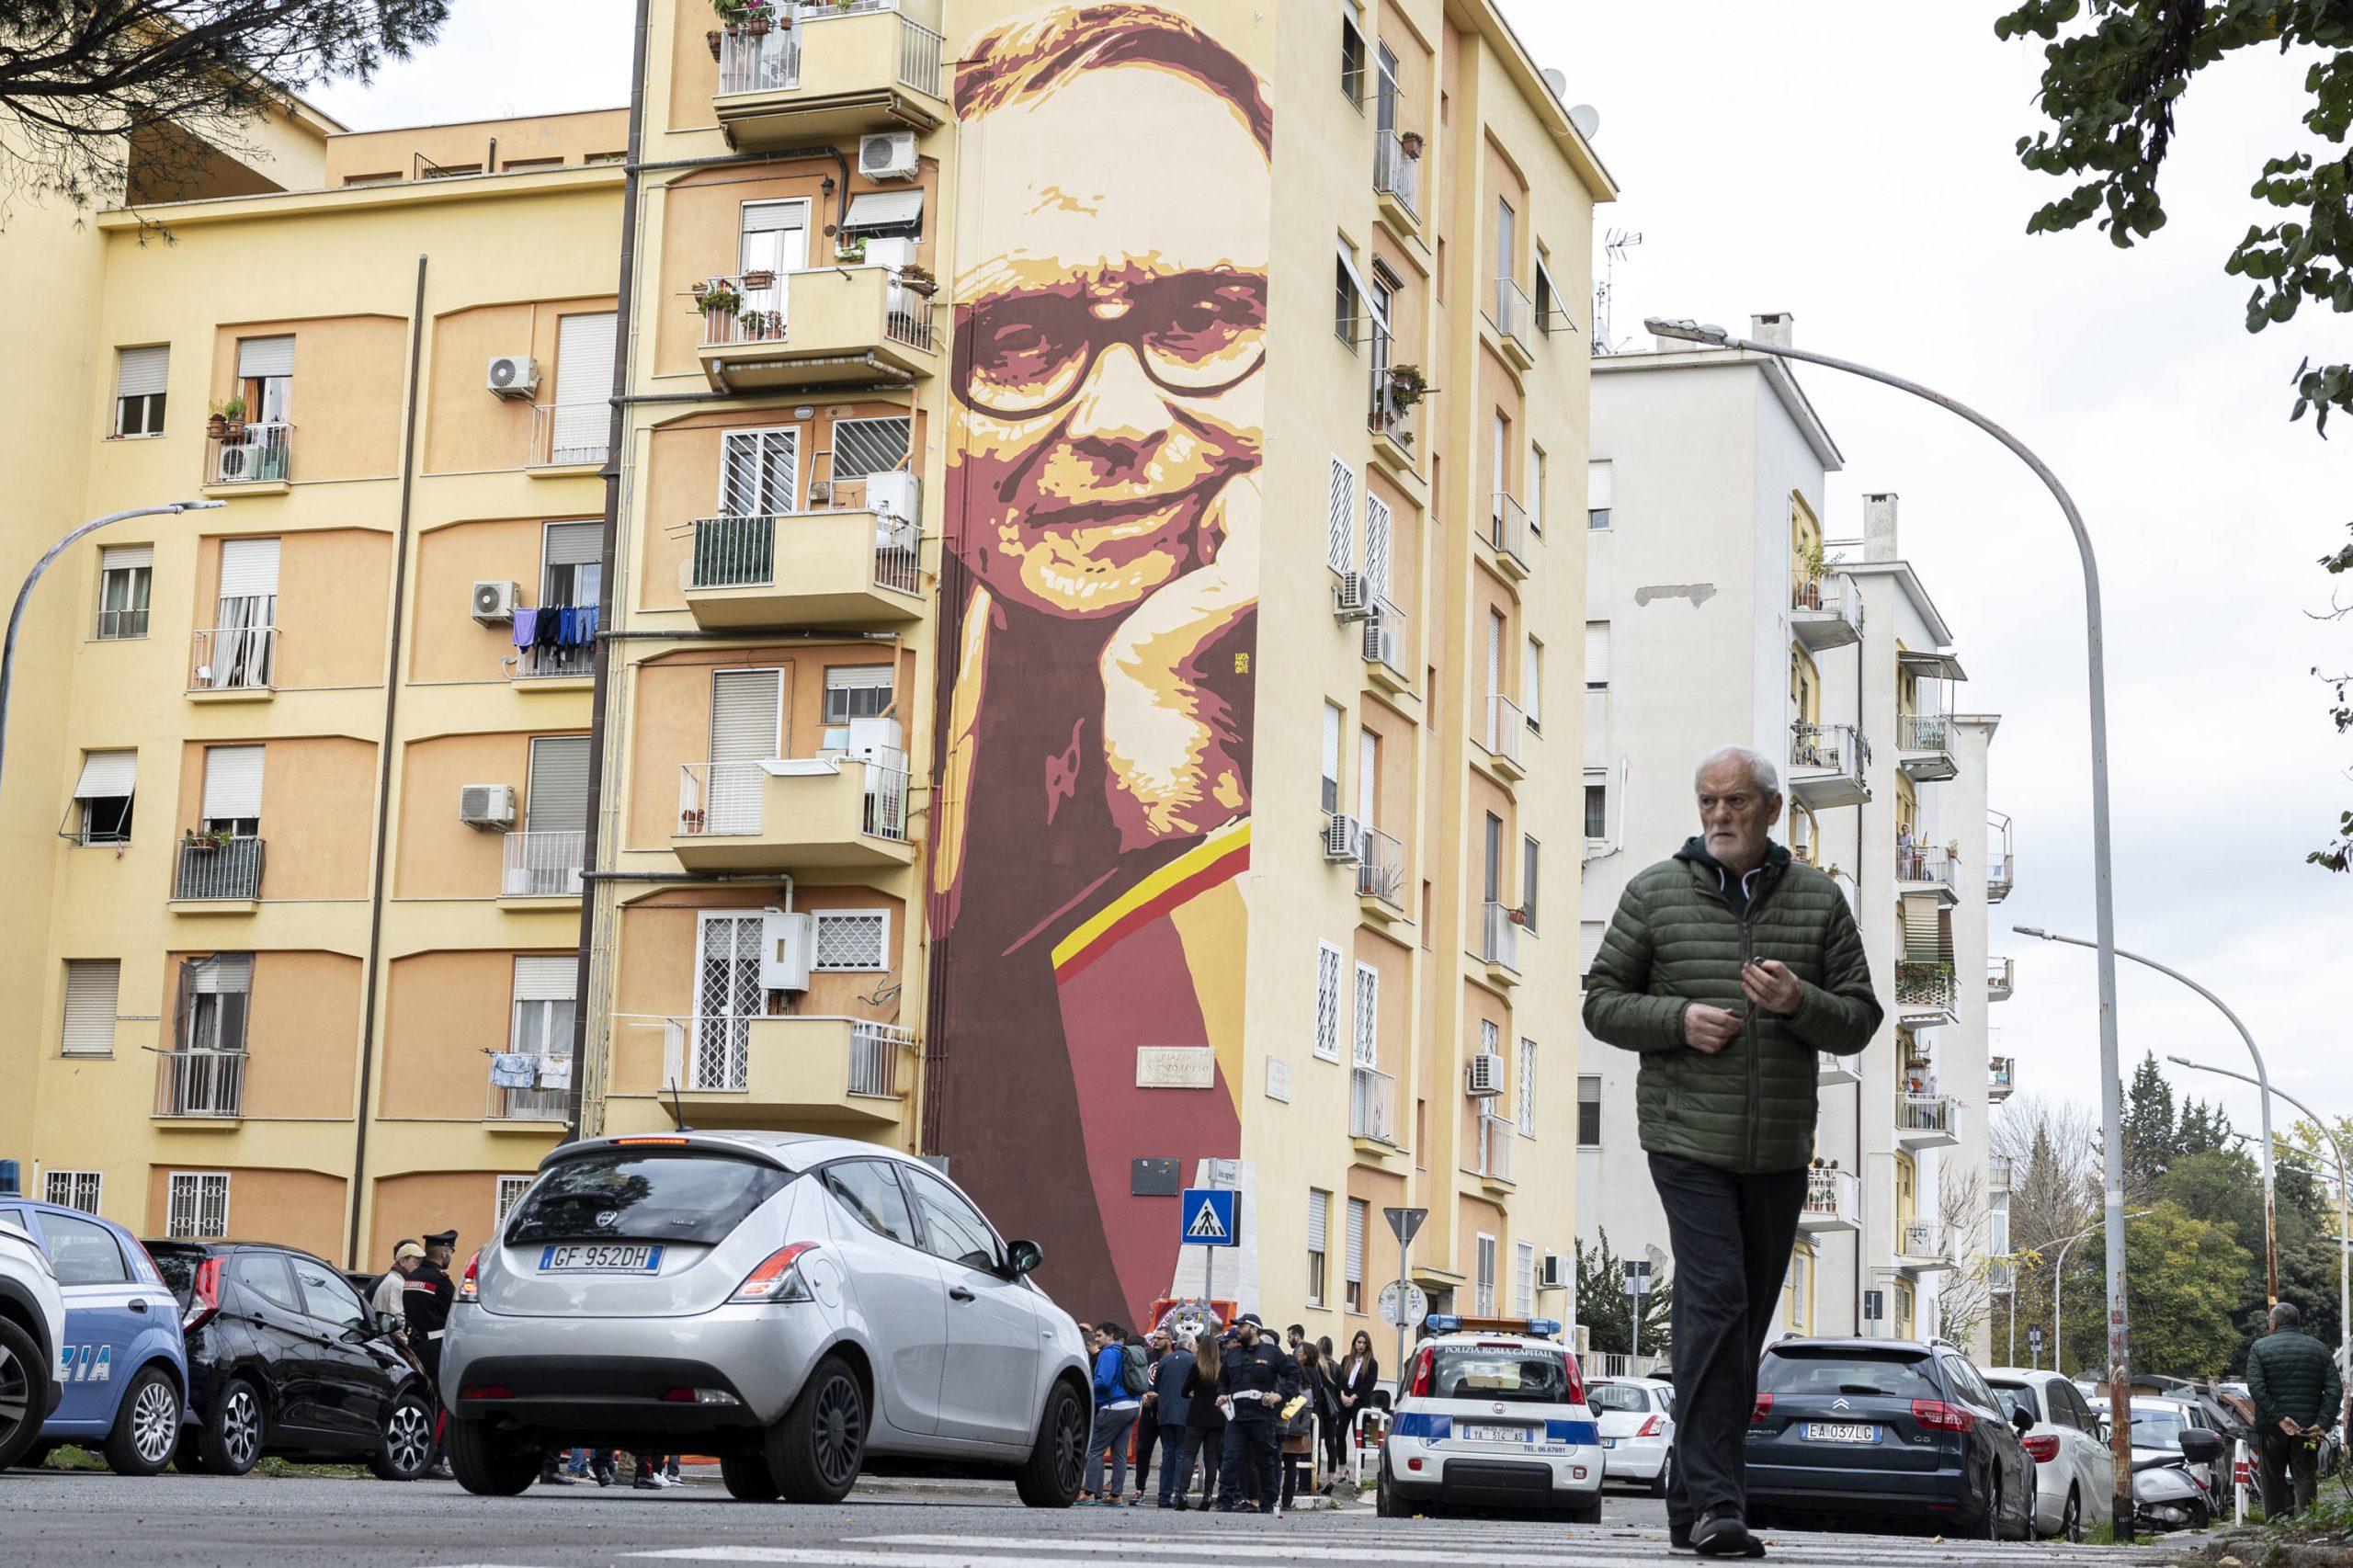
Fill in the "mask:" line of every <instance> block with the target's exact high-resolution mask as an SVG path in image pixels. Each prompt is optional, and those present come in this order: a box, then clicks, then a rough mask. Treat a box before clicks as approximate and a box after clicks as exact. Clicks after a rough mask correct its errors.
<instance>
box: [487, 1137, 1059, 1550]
mask: <svg viewBox="0 0 2353 1568" xmlns="http://www.w3.org/2000/svg"><path fill="white" fill-rule="evenodd" d="M1041 1256H1042V1255H1041V1254H1040V1250H1039V1248H1038V1246H1037V1244H1035V1243H1032V1242H1020V1241H1017V1242H1012V1243H1010V1244H1008V1243H1006V1242H1005V1241H1003V1240H1001V1239H999V1237H998V1235H997V1233H996V1231H995V1228H994V1227H992V1226H991V1225H990V1224H989V1222H988V1221H987V1220H985V1219H983V1217H982V1215H981V1212H980V1210H978V1209H976V1208H974V1207H973V1206H972V1202H971V1200H970V1199H966V1198H965V1197H964V1195H963V1194H962V1193H961V1192H960V1191H958V1190H957V1188H956V1187H955V1186H954V1185H953V1184H952V1183H950V1182H949V1181H948V1180H946V1179H945V1178H944V1177H942V1176H939V1175H938V1173H937V1172H935V1171H934V1170H932V1169H931V1167H930V1166H928V1165H925V1164H924V1163H923V1162H922V1161H920V1160H916V1159H914V1158H912V1157H910V1156H908V1155H905V1154H901V1153H894V1152H892V1151H891V1150H888V1149H881V1148H878V1147H876V1146H875V1145H873V1144H870V1143H859V1142H851V1141H848V1140H846V1139H839V1138H824V1137H813V1136H806V1135H801V1134H797V1133H786V1132H734V1131H727V1132H681V1133H673V1134H660V1135H651V1134H649V1135H638V1136H624V1137H611V1138H598V1139H591V1140H588V1141H586V1142H579V1143H571V1144H566V1145H565V1146H564V1147H563V1148H561V1149H558V1150H557V1151H556V1152H555V1153H552V1154H550V1155H549V1156H548V1157H547V1159H546V1160H545V1161H543V1162H541V1164H540V1174H539V1178H538V1180H536V1181H535V1182H533V1184H532V1185H531V1187H530V1189H529V1191H528V1192H526V1193H525V1194H524V1195H523V1197H522V1198H521V1199H519V1200H518V1201H517V1203H516V1205H515V1207H514V1209H513V1210H512V1211H511V1212H510V1213H509V1214H508V1216H507V1219H506V1226H505V1229H504V1231H503V1233H501V1234H499V1235H497V1236H495V1237H494V1238H493V1239H492V1240H491V1242H490V1244H488V1245H486V1246H484V1247H483V1249H482V1251H480V1252H479V1253H477V1254H475V1255H474V1258H473V1260H472V1262H471V1263H469V1264H468V1265H467V1266H466V1271H465V1276H464V1278H463V1281H462V1282H461V1283H460V1287H459V1290H458V1300H457V1304H456V1305H455V1307H454V1308H453V1309H452V1310H451V1312H450V1314H449V1329H448V1332H447V1334H446V1335H445V1337H444V1339H443V1341H442V1351H441V1390H442V1398H443V1400H444V1401H445V1402H446V1403H447V1404H448V1405H449V1415H450V1427H449V1459H450V1463H451V1466H452V1468H453V1469H455V1471H457V1476H458V1480H459V1482H460V1483H462V1484H463V1485H464V1486H465V1488H466V1489H467V1490H468V1491H470V1492H476V1493H484V1494H501V1495H512V1494H516V1493H519V1492H521V1491H523V1490H524V1489H525V1488H526V1487H528V1486H529V1485H530V1484H531V1483H532V1481H533V1479H534V1478H535V1477H537V1476H538V1474H539V1472H540V1456H541V1455H543V1454H544V1453H546V1452H547V1451H548V1450H549V1449H558V1448H565V1447H573V1446H585V1447H593V1448H612V1449H627V1450H638V1451H649V1452H677V1451H681V1450H684V1451H689V1452H694V1453H708V1454H716V1455H718V1456H719V1459H720V1463H721V1469H722V1475H723V1476H724V1478H725V1480H726V1483H727V1489H728V1491H729V1492H731V1493H732V1494H734V1495H735V1496H737V1497H741V1498H745V1499H752V1500H758V1501H768V1500H773V1499H775V1498H778V1497H783V1498H787V1499H789V1500H790V1501H793V1502H797V1503H831V1502H837V1501H839V1500H840V1498H841V1497H842V1496H843V1495H844V1494H846V1493H847V1492H848V1491H849V1489H850V1486H851V1484H852V1483H855V1482H856V1481H857V1479H858V1473H859V1471H861V1470H863V1469H867V1468H875V1469H887V1468H891V1467H892V1465H893V1463H894V1462H904V1463H907V1464H910V1465H913V1466H919V1467H920V1468H922V1469H923V1470H925V1471H926V1472H928V1473H934V1474H938V1473H941V1472H942V1471H948V1472H950V1473H954V1472H972V1473H987V1474H996V1475H1010V1476H1011V1477H1012V1478H1013V1480H1014V1481H1015V1483H1016V1484H1017V1489H1018V1491H1019V1493H1020V1495H1021V1500H1022V1501H1023V1502H1025V1503H1027V1504H1029V1506H1032V1507H1050V1508H1062V1507H1068V1506H1071V1505H1072V1504H1073V1503H1074V1502H1075V1501H1076V1500H1077V1497H1078V1489H1079V1471H1080V1466H1081V1465H1082V1463H1083V1462H1084V1460H1085V1453H1086V1438H1087V1428H1088V1423H1089V1418H1090V1415H1091V1407H1090V1399H1089V1392H1090V1385H1089V1383H1088V1380H1087V1369H1086V1357H1085V1355H1084V1352H1083V1351H1082V1349H1081V1347H1080V1344H1079V1337H1078V1325H1077V1324H1076V1323H1074V1322H1073V1321H1072V1319H1071V1316H1070V1314H1069V1313H1068V1312H1063V1310H1062V1309H1061V1308H1060V1307H1057V1306H1056V1305H1054V1303H1053V1302H1052V1301H1050V1300H1048V1299H1047V1296H1046V1293H1045V1292H1044V1291H1043V1290H1040V1289H1038V1287H1037V1286H1036V1285H1035V1284H1033V1283H1032V1282H1031V1281H1030V1280H1029V1278H1028V1276H1029V1272H1030V1270H1032V1269H1034V1268H1036V1267H1038V1265H1039V1263H1040V1260H1041Z"/></svg>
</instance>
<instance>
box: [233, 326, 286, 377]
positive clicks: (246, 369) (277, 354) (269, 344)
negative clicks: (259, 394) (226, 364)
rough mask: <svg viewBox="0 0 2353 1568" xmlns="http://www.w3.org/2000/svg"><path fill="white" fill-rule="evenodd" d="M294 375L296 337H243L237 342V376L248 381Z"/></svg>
mask: <svg viewBox="0 0 2353 1568" xmlns="http://www.w3.org/2000/svg"><path fill="white" fill-rule="evenodd" d="M293 373H294V335H293V334H292V333H288V334H287V335H284V336H282V337H241V338H239V339H238V340H237V374H238V375H240V376H242V377H244V378H245V379H246V380H248V381H256V380H259V379H260V378H262V377H265V376H290V375H292V374H293Z"/></svg>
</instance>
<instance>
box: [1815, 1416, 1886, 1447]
mask: <svg viewBox="0 0 2353 1568" xmlns="http://www.w3.org/2000/svg"><path fill="white" fill-rule="evenodd" d="M1805 1440H1806V1441H1807V1442H1809V1443H1876V1442H1878V1441H1879V1428H1878V1427H1876V1426H1872V1425H1870V1423H1869V1422H1858V1421H1809V1422H1807V1423H1806V1424H1805Z"/></svg>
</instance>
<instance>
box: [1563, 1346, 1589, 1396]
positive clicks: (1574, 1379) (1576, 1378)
mask: <svg viewBox="0 0 2353 1568" xmlns="http://www.w3.org/2000/svg"><path fill="white" fill-rule="evenodd" d="M1561 1366H1562V1369H1563V1371H1564V1372H1565V1373H1566V1374H1567V1376H1566V1379H1565V1381H1566V1382H1567V1384H1568V1403H1571V1404H1583V1403H1585V1371H1584V1369H1582V1368H1580V1367H1579V1366H1578V1365H1577V1358H1575V1357H1574V1356H1571V1355H1567V1354H1565V1353H1564V1354H1563V1356H1562V1357H1561Z"/></svg>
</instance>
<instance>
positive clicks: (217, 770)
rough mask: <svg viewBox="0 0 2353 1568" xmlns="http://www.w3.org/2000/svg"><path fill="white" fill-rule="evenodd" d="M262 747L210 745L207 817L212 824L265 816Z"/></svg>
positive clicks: (206, 755)
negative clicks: (262, 814)
mask: <svg viewBox="0 0 2353 1568" xmlns="http://www.w3.org/2000/svg"><path fill="white" fill-rule="evenodd" d="M262 751H263V748H262V747H260V746H208V747H206V748H205V753H204V815H205V819H206V820H207V821H209V822H228V821H235V820H236V819H238V818H241V817H258V816H259V815H261V777H262V767H261V762H262Z"/></svg>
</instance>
